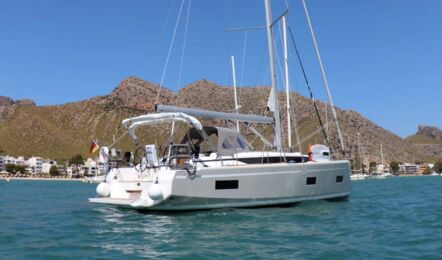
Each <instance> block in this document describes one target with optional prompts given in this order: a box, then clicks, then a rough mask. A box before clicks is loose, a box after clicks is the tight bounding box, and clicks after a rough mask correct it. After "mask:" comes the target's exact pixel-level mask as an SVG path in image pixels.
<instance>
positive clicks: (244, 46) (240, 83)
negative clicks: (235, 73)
mask: <svg viewBox="0 0 442 260" xmlns="http://www.w3.org/2000/svg"><path fill="white" fill-rule="evenodd" d="M248 35H249V30H246V32H245V33H244V43H243V48H242V49H243V51H242V61H241V63H242V64H241V79H240V80H239V85H240V86H242V79H243V78H244V67H245V66H244V65H245V63H246V53H247V38H248Z"/></svg>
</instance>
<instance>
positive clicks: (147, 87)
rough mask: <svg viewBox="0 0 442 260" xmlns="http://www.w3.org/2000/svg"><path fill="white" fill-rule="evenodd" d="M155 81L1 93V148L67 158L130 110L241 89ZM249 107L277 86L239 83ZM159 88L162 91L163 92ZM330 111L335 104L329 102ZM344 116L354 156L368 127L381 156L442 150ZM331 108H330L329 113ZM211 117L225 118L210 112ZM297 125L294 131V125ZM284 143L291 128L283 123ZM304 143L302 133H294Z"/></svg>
mask: <svg viewBox="0 0 442 260" xmlns="http://www.w3.org/2000/svg"><path fill="white" fill-rule="evenodd" d="M159 89H160V88H159V86H158V85H157V84H154V83H152V82H148V81H144V80H141V79H139V78H135V77H129V78H126V79H124V80H123V81H122V82H121V83H120V84H119V85H118V86H117V87H116V88H115V89H114V90H113V91H112V93H110V94H109V95H106V96H100V97H94V98H91V99H88V100H84V101H79V102H73V103H67V104H63V105H57V106H35V104H34V103H33V102H32V101H29V100H27V101H13V100H11V99H9V98H7V97H0V150H2V151H3V153H6V154H10V155H24V156H32V155H38V156H42V157H50V158H55V159H59V160H64V159H67V158H69V157H70V156H72V155H73V154H76V153H80V154H83V155H84V156H87V151H88V148H89V145H90V142H91V140H92V139H93V138H95V139H98V140H99V143H100V144H110V143H112V142H113V140H115V139H117V138H118V137H119V136H120V135H121V134H122V133H124V129H123V127H122V126H121V121H122V120H123V119H124V118H127V117H131V116H137V115H141V114H145V113H150V112H153V110H154V105H155V104H156V103H159V104H171V105H178V106H183V107H192V108H201V109H210V110H216V111H224V112H228V111H232V110H233V108H234V104H233V89H232V87H230V86H221V85H218V84H216V83H214V82H210V81H208V80H199V81H196V82H193V83H191V84H189V85H187V86H186V87H184V88H182V89H180V90H179V91H178V92H177V93H174V92H172V91H170V90H169V89H167V88H161V91H160V92H159ZM238 92H239V93H238V96H239V103H240V105H241V106H242V107H241V113H250V114H264V113H265V112H266V109H265V107H266V104H267V97H268V95H269V92H270V88H269V87H265V86H261V87H259V86H258V87H241V88H239V90H238ZM158 93H159V94H158ZM279 98H280V104H281V106H282V109H281V111H282V114H281V117H282V118H283V122H282V123H283V125H286V123H285V122H286V121H285V118H286V114H285V108H284V105H285V102H283V101H284V94H283V93H280V97H279ZM291 98H292V101H293V105H292V108H293V109H294V111H295V113H294V116H295V119H296V122H297V126H298V129H299V133H300V140H301V142H302V150H303V152H306V150H307V147H308V145H310V144H314V143H324V138H323V135H322V132H321V131H320V126H319V123H318V119H317V117H316V114H315V112H314V108H313V105H312V101H311V100H310V99H307V98H305V97H303V96H301V95H299V94H297V93H292V94H291ZM317 105H318V109H319V112H320V115H321V116H322V121H323V122H324V124H326V123H327V122H326V120H325V111H326V110H325V105H324V104H323V103H320V102H318V104H317ZM328 111H330V109H328ZM337 114H338V115H337V116H338V120H339V121H340V125H341V128H342V132H343V134H344V142H345V144H346V146H347V147H348V152H349V153H348V154H347V155H346V157H347V158H356V157H358V156H359V155H358V147H357V133H358V132H359V133H360V137H361V143H362V150H363V153H364V154H365V157H366V158H365V160H366V161H378V162H380V148H379V146H380V144H381V143H382V144H383V148H384V157H385V160H386V161H387V162H388V161H392V160H395V161H411V162H413V161H417V160H433V158H435V157H437V158H442V150H441V151H440V152H439V153H436V154H431V155H429V154H428V153H427V152H426V151H425V149H426V148H425V147H422V146H420V145H416V144H415V143H413V142H411V141H409V140H403V139H401V138H400V137H398V136H397V135H395V134H393V133H391V132H389V131H387V130H385V129H383V128H381V127H379V126H377V125H376V124H374V123H373V122H371V121H370V120H368V119H367V118H365V117H363V116H362V115H360V114H359V113H357V112H355V111H352V110H341V109H337ZM330 118H331V116H330V115H328V119H330ZM202 121H203V123H207V124H225V122H216V121H211V120H207V119H202ZM257 128H258V130H260V131H262V132H263V133H264V135H267V136H270V135H271V133H272V129H271V127H270V126H257ZM326 128H327V132H328V134H329V136H330V140H331V146H332V147H333V150H334V151H335V153H336V154H339V152H340V151H339V145H338V144H339V142H338V139H337V134H336V129H335V127H334V124H333V122H331V121H330V122H328V125H327V127H326ZM168 129H169V128H168V127H164V126H161V125H156V126H153V127H146V128H143V129H141V131H139V132H140V133H139V135H140V139H142V140H143V141H144V142H146V143H156V144H157V145H162V144H164V143H165V142H166V140H167V138H168V136H169V131H168ZM184 130H185V127H184V126H179V128H178V131H179V132H184ZM242 132H243V133H244V134H245V135H246V137H247V139H248V140H249V142H250V143H252V144H253V145H254V146H255V147H257V149H260V148H261V147H262V146H261V144H260V141H259V140H256V138H255V137H254V135H252V134H251V133H249V132H247V129H242ZM292 132H294V131H292ZM283 139H284V143H286V140H287V132H286V131H285V128H283ZM292 140H293V143H294V144H296V136H295V133H293V135H292ZM118 147H119V148H121V149H133V144H131V142H130V140H129V138H123V139H122V141H121V142H119V143H118Z"/></svg>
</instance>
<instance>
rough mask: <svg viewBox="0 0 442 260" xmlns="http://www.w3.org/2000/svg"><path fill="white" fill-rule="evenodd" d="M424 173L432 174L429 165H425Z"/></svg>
mask: <svg viewBox="0 0 442 260" xmlns="http://www.w3.org/2000/svg"><path fill="white" fill-rule="evenodd" d="M422 174H424V175H428V174H431V169H430V167H429V166H427V167H425V170H424V172H423V173H422Z"/></svg>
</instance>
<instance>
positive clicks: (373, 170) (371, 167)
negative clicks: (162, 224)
mask: <svg viewBox="0 0 442 260" xmlns="http://www.w3.org/2000/svg"><path fill="white" fill-rule="evenodd" d="M376 165H377V164H376V162H370V164H369V165H368V168H369V169H370V172H375V171H376Z"/></svg>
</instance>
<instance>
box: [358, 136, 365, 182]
mask: <svg viewBox="0 0 442 260" xmlns="http://www.w3.org/2000/svg"><path fill="white" fill-rule="evenodd" d="M358 153H359V160H360V162H359V163H360V164H361V173H362V174H363V173H364V170H363V169H362V165H363V163H362V149H361V135H360V134H359V131H358Z"/></svg>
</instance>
